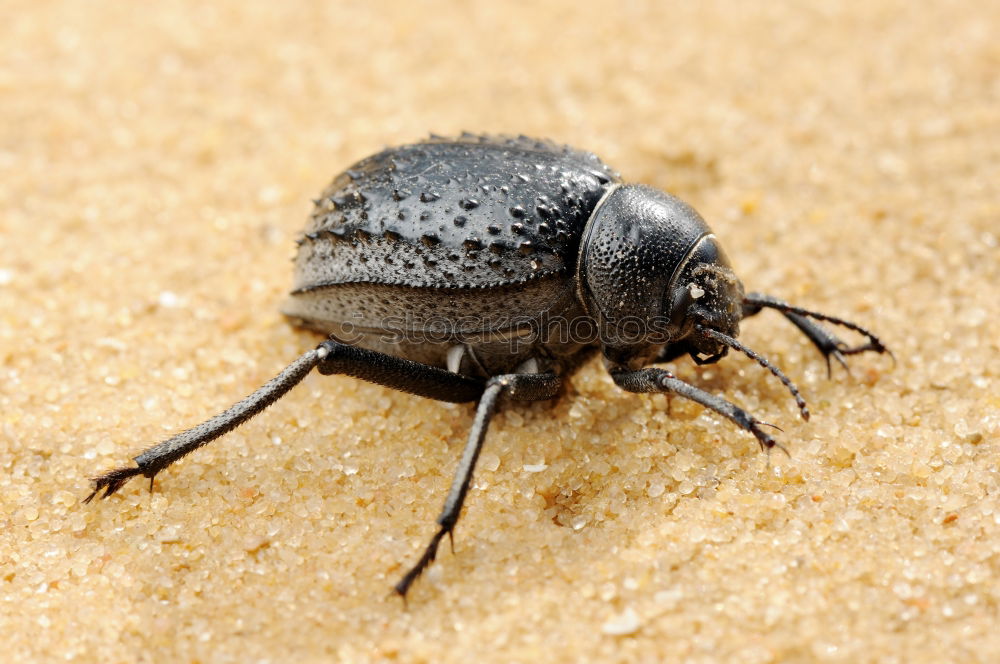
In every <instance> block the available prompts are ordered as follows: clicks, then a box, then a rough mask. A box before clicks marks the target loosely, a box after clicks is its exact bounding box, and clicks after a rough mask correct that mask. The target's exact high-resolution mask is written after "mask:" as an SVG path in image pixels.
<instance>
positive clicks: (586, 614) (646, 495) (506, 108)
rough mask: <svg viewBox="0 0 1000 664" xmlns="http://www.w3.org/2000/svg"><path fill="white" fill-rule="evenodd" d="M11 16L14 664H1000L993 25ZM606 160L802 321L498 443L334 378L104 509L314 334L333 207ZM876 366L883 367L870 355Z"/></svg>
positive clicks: (895, 5) (3, 307) (378, 12)
mask: <svg viewBox="0 0 1000 664" xmlns="http://www.w3.org/2000/svg"><path fill="white" fill-rule="evenodd" d="M3 13H4V20H3V21H2V22H0V529H2V534H0V634H2V641H3V649H2V651H0V659H2V660H3V661H4V662H45V661H81V662H106V663H113V662H323V661H343V662H380V661H400V662H588V661H590V662H615V661H645V662H675V661H690V662H717V661H719V662H721V661H732V662H741V663H744V664H752V663H755V662H779V661H780V662H814V661H817V662H818V661H822V662H868V661H872V662H875V661H877V662H947V661H953V662H973V661H980V662H996V661H1000V629H998V605H1000V583H998V574H1000V502H998V492H1000V485H998V472H997V468H998V465H1000V352H998V351H1000V332H998V329H1000V325H998V322H1000V287H998V284H1000V267H998V265H1000V197H998V195H997V194H998V183H1000V40H998V39H997V34H998V33H1000V3H997V2H993V1H986V2H972V1H957V0H956V1H954V2H945V1H940V2H939V1H936V0H934V1H928V2H919V3H913V2H903V1H902V0H868V1H867V2H846V3H820V2H737V1H735V0H733V1H710V2H690V3H688V2H654V1H648V2H641V1H640V2H620V3H599V2H582V1H579V0H575V1H566V2H468V3H457V2H456V3H447V2H395V3H393V2H367V3H347V2H342V3H335V2H329V3H324V2H305V1H299V0H284V1H283V2H280V3H277V2H239V1H235V0H218V1H213V2H194V1H190V0H175V1H169V2H156V3H152V2H79V1H73V0H66V1H58V0H53V1H51V2H50V1H46V2H38V1H37V0H30V1H27V0H8V1H7V2H6V3H5V4H4V12H3ZM461 130H470V131H476V132H489V133H506V134H520V133H523V134H527V135H530V136H539V137H547V138H551V139H553V140H556V141H559V142H562V143H568V144H571V145H574V146H578V147H581V148H584V149H587V150H591V151H593V152H595V153H597V154H599V155H601V157H602V158H603V159H604V160H605V161H606V162H607V163H609V164H611V165H612V167H614V168H615V169H617V170H619V171H620V172H621V173H622V174H623V176H624V177H625V178H626V179H627V180H629V181H632V182H644V183H647V184H650V185H653V186H657V187H660V188H662V189H665V190H668V191H671V192H673V193H675V194H676V195H678V196H680V197H681V198H683V199H685V200H686V201H688V202H690V203H691V204H692V205H693V206H694V207H696V208H697V209H698V210H699V211H700V212H701V214H702V215H703V216H704V217H705V218H706V219H707V220H708V221H709V223H711V224H712V226H713V228H714V229H715V231H716V233H717V234H718V236H719V238H720V239H721V241H722V243H723V244H724V245H725V247H726V250H727V251H728V253H729V255H730V257H731V258H732V260H733V263H734V264H735V267H736V269H737V271H738V272H739V274H740V275H741V277H742V279H743V281H744V283H745V284H746V285H747V288H748V289H751V290H759V291H764V292H768V293H772V294H774V295H776V296H779V297H782V298H785V299H788V300H790V301H793V302H795V303H798V304H800V305H801V306H805V307H808V308H812V309H817V310H820V311H823V312H829V313H831V314H834V315H841V316H844V317H846V318H849V319H851V320H855V321H857V322H858V323H860V324H862V325H865V326H868V327H870V328H872V329H873V330H874V331H875V332H877V333H878V334H879V335H880V336H881V337H882V338H883V339H884V340H885V341H886V343H887V344H888V345H889V346H890V347H891V349H892V350H893V352H894V353H895V357H896V359H897V363H896V364H895V365H893V363H892V361H891V360H890V359H889V358H888V357H886V356H881V357H880V356H876V355H870V354H867V355H863V356H858V357H853V358H851V360H850V366H851V373H850V374H849V375H848V374H847V373H846V372H845V371H844V370H842V369H841V368H840V367H836V366H835V367H834V371H833V377H832V378H828V377H827V372H826V366H825V364H824V362H823V360H822V358H821V357H820V356H819V355H818V354H817V353H816V351H815V349H814V348H812V346H811V345H810V344H809V343H808V340H806V339H805V338H804V337H803V336H802V335H801V334H799V333H798V331H797V330H796V329H795V328H794V327H793V326H791V325H789V324H788V322H787V321H785V320H783V319H782V317H781V316H780V315H778V314H777V313H774V312H765V313H763V314H762V315H760V316H758V317H755V318H753V319H750V320H748V321H746V322H745V323H744V325H743V326H742V333H741V337H740V338H741V340H743V341H744V342H745V343H747V344H748V345H749V346H751V347H752V348H754V349H756V350H758V351H759V352H761V353H762V354H764V355H766V356H767V357H768V358H770V359H771V360H772V361H773V362H775V363H776V364H777V365H779V366H780V367H782V368H783V369H784V371H785V372H786V373H787V374H788V375H789V376H790V377H791V378H792V379H793V380H795V381H796V382H797V383H798V385H799V387H800V388H801V389H802V392H803V394H804V395H805V397H806V398H807V399H808V401H809V403H810V406H811V410H812V413H813V417H812V420H811V421H809V422H803V421H802V420H800V419H799V418H798V417H797V411H796V408H795V404H794V402H793V401H792V400H791V399H790V398H789V397H788V394H787V393H786V392H785V391H784V389H783V388H782V386H781V384H780V383H779V382H778V381H776V380H775V379H774V378H773V377H772V376H770V375H769V374H768V372H767V371H764V370H762V369H761V368H759V367H757V366H756V365H754V364H753V363H752V362H751V361H749V360H747V359H746V358H744V357H739V356H737V355H736V354H731V356H730V357H728V358H726V359H725V360H724V361H723V362H721V363H719V364H717V365H713V366H704V367H697V366H695V365H694V364H693V363H692V362H691V361H690V360H688V359H685V360H683V361H677V362H675V363H671V364H670V365H668V366H669V367H670V368H671V369H672V370H673V371H675V372H676V373H677V375H678V376H679V377H681V378H683V379H685V380H689V381H691V382H693V383H694V384H696V385H698V386H701V387H703V388H704V389H706V390H709V391H711V392H713V393H719V394H724V395H726V396H727V397H728V398H730V399H732V400H733V401H734V402H736V403H738V404H740V405H742V406H744V407H746V408H747V409H748V410H749V411H750V412H752V413H754V414H755V415H757V416H758V417H760V418H761V419H764V420H767V421H769V422H773V423H775V424H777V425H779V426H781V427H782V428H783V430H784V431H783V432H776V433H775V435H776V436H777V437H778V439H779V440H780V441H781V442H782V443H783V444H784V445H785V446H787V448H788V450H789V452H790V457H786V456H785V455H783V454H780V453H778V454H771V455H770V458H768V456H766V455H764V454H762V453H760V451H759V450H758V448H757V444H756V441H755V440H754V439H753V437H752V436H750V435H748V434H746V433H744V432H741V431H739V430H738V429H736V428H735V427H734V426H733V425H732V424H730V423H729V422H726V421H723V420H721V419H720V418H719V417H718V416H716V415H714V414H712V413H709V412H706V411H705V410H703V409H702V408H700V407H698V406H696V405H694V404H692V403H689V402H686V401H684V400H682V399H678V398H667V397H665V396H662V395H657V396H649V395H635V394H629V393H625V392H623V391H621V390H619V389H617V388H616V387H615V386H614V384H613V383H612V381H611V379H610V378H609V377H608V375H607V373H606V372H605V371H604V369H603V367H602V365H601V363H600V361H599V360H598V359H597V358H595V359H594V360H593V361H591V362H589V363H587V364H586V365H585V366H584V367H583V368H582V369H581V370H580V371H579V372H578V373H576V374H575V375H574V376H573V377H572V378H571V379H570V380H569V381H568V384H567V386H566V389H565V391H564V394H563V395H562V396H560V397H559V398H558V399H556V400H554V401H552V402H547V403H538V404H529V405H517V406H515V407H512V408H509V409H506V410H505V411H503V412H502V413H501V414H500V415H498V416H497V418H496V420H495V422H494V426H493V427H492V429H491V431H490V434H489V436H488V438H487V441H486V447H485V450H484V452H483V456H482V458H481V461H480V464H479V470H478V473H477V475H476V477H475V479H474V483H473V488H472V490H471V492H470V494H469V500H468V502H467V505H466V509H465V512H464V514H463V518H462V520H461V521H460V523H459V525H458V529H457V531H456V536H455V553H454V555H452V553H451V551H450V550H449V549H448V547H447V544H445V545H444V546H443V547H442V551H441V555H440V556H439V557H438V560H437V562H436V563H434V565H433V566H432V567H431V568H430V570H429V571H428V573H426V574H425V575H424V577H423V578H421V579H420V581H419V582H418V583H417V584H416V585H415V586H414V588H413V590H412V592H411V593H410V596H409V605H408V607H407V606H404V605H403V603H402V602H401V601H400V600H399V598H397V597H395V596H393V595H392V594H391V588H392V585H393V584H394V583H395V582H396V580H397V579H398V578H399V576H400V575H401V574H402V573H403V572H404V571H405V569H406V568H407V566H408V565H410V564H412V563H413V562H414V561H415V560H416V559H417V557H418V556H419V554H420V551H421V550H422V548H423V546H424V545H425V544H426V542H427V540H428V539H429V538H430V536H431V535H432V534H433V533H434V530H435V526H434V519H435V518H436V517H437V515H438V512H439V510H440V507H441V504H442V501H443V499H444V495H445V493H446V491H447V486H448V484H449V482H450V481H451V475H452V472H453V470H454V468H455V465H456V463H457V459H458V456H459V454H460V451H461V448H462V445H463V443H464V440H465V437H466V435H467V432H468V429H469V426H470V423H471V418H472V412H473V408H472V406H470V405H467V404H457V405H456V404H443V403H437V402H433V401H429V400H424V399H420V398H417V397H413V396H409V395H406V394H402V393H397V392H393V391H390V390H388V389H384V388H381V387H377V386H374V385H370V384H366V383H362V382H360V381H358V380H354V379H351V378H345V377H324V376H320V375H318V374H316V375H311V376H309V377H308V378H307V379H306V380H305V382H304V383H303V384H302V385H301V386H299V387H298V388H297V389H295V390H294V391H293V392H291V393H290V394H289V395H288V396H287V397H286V398H285V399H284V400H282V401H281V402H279V403H278V404H277V405H275V406H274V407H272V408H271V409H270V410H269V411H267V412H266V413H265V414H263V415H261V416H259V417H257V418H255V419H254V420H253V421H251V422H250V423H248V424H246V425H245V426H243V427H242V428H240V429H239V430H237V431H235V432H233V433H231V434H230V435H228V436H226V437H225V438H223V439H221V440H219V441H217V442H215V443H213V444H212V445H210V446H208V447H206V448H205V449H203V450H200V451H198V452H197V453H195V454H192V455H191V456H189V457H187V458H185V459H184V460H183V461H182V462H180V463H178V464H176V465H175V466H173V467H171V468H170V469H169V470H167V471H165V472H163V473H161V474H160V475H159V476H158V477H157V480H156V487H155V490H154V492H153V493H152V494H150V493H149V492H148V491H147V486H146V482H145V481H142V480H141V479H140V481H135V482H132V483H131V484H129V485H127V486H126V487H124V488H123V489H122V490H121V491H120V492H119V493H118V494H116V495H115V496H113V497H111V498H109V499H108V500H105V501H95V502H94V503H91V504H89V505H84V504H83V503H82V499H83V498H84V497H86V496H87V493H88V492H89V490H90V486H89V482H88V478H89V477H91V476H93V475H94V474H97V473H99V472H101V471H104V470H107V469H109V468H112V467H114V466H118V465H122V464H127V463H129V459H130V457H131V456H133V455H135V454H136V453H137V452H138V451H140V450H141V449H143V448H144V447H146V446H147V445H149V444H151V443H153V442H156V441H158V440H161V439H163V438H164V437H166V436H169V435H170V434H171V433H172V432H176V431H178V430H180V429H183V428H185V427H188V426H191V425H194V424H196V423H198V422H200V421H202V420H203V419H205V418H207V417H208V416H210V415H213V414H215V413H217V412H218V411H220V410H221V409H223V408H225V407H226V406H228V405H229V404H231V403H233V402H234V401H236V400H237V399H239V398H241V397H243V396H244V395H245V394H247V393H249V392H250V391H251V390H253V389H254V388H255V387H257V386H258V385H259V384H261V383H262V382H264V381H265V380H267V379H268V378H270V377H271V376H272V375H274V374H275V373H277V372H278V371H279V370H280V369H281V368H282V367H283V366H285V364H286V363H287V362H289V361H290V360H292V359H293V358H295V357H297V356H298V355H299V354H300V353H302V352H304V351H305V350H307V349H309V348H310V347H312V346H313V345H315V344H316V343H317V337H316V336H315V335H313V334H311V333H309V332H305V331H301V330H296V329H293V328H292V327H290V326H289V325H288V324H287V323H286V321H285V320H284V319H283V318H282V316H281V315H280V313H279V311H278V308H279V306H280V304H281V302H282V300H283V298H284V297H285V294H286V292H287V291H288V288H289V286H290V283H291V266H290V263H289V258H291V256H292V255H293V251H294V240H295V238H296V236H297V234H298V233H299V232H300V230H301V228H302V227H303V225H304V223H305V219H306V216H307V215H308V213H309V210H310V209H311V204H310V202H309V199H310V198H311V197H312V196H315V195H316V194H317V193H318V192H319V191H320V190H321V189H322V188H323V186H325V185H326V183H327V182H328V181H329V179H330V178H331V177H332V176H333V175H334V174H336V173H338V172H340V171H341V170H343V169H345V168H346V167H347V166H349V165H350V164H351V163H353V162H354V161H356V160H358V159H360V158H362V157H364V156H366V155H368V154H370V153H372V152H374V151H376V150H379V149H381V148H382V147H383V146H385V145H393V144H400V143H405V142H411V141H414V140H418V139H420V138H422V137H424V136H426V135H427V133H428V132H435V133H438V134H445V135H447V134H456V133H458V132H460V131H461ZM851 339H852V340H853V339H854V337H851Z"/></svg>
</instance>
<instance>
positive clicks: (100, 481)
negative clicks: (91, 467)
mask: <svg viewBox="0 0 1000 664" xmlns="http://www.w3.org/2000/svg"><path fill="white" fill-rule="evenodd" d="M142 474H143V471H142V468H139V467H138V466H136V467H135V468H115V469H114V470H109V471H108V472H106V473H104V474H103V475H98V476H97V477H95V478H93V479H92V480H91V481H92V482H93V483H94V490H93V491H92V492H91V493H90V495H89V496H87V497H86V498H84V499H83V502H84V503H85V504H86V503H89V502H90V501H92V500H93V499H94V498H95V497H96V496H97V494H99V493H100V492H101V491H102V490H103V491H104V495H103V496H101V498H107V497H108V496H110V495H111V494H113V493H115V492H116V491H118V489H120V488H122V486H124V485H125V483H126V482H128V481H129V480H130V479H132V478H133V477H135V476H136V475H142ZM149 480H150V487H152V481H153V478H152V477H150V478H149Z"/></svg>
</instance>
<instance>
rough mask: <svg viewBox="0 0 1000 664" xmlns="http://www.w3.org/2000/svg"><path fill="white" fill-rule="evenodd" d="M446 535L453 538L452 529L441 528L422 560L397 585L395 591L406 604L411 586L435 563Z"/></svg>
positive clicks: (425, 550) (421, 557)
mask: <svg viewBox="0 0 1000 664" xmlns="http://www.w3.org/2000/svg"><path fill="white" fill-rule="evenodd" d="M445 534H447V535H448V536H449V537H451V536H452V535H451V528H449V527H447V526H441V528H440V529H439V530H438V531H437V533H435V534H434V537H432V538H431V541H430V544H428V545H427V548H426V549H424V554H423V555H422V556H420V560H418V561H417V564H416V565H414V566H413V567H412V568H411V569H410V571H409V572H407V573H406V574H404V575H403V578H402V579H400V580H399V583H397V584H396V586H395V588H394V590H395V592H396V594H397V595H399V596H400V597H402V598H403V602H404V603H405V602H406V593H407V592H409V590H410V586H412V585H413V582H414V581H416V580H417V577H419V576H420V575H421V574H423V573H424V570H425V569H427V568H428V567H429V566H430V564H431V563H432V562H434V558H435V557H436V556H437V549H438V545H439V544H440V543H441V540H442V538H444V536H445ZM454 550H455V549H454V539H453V540H452V551H454Z"/></svg>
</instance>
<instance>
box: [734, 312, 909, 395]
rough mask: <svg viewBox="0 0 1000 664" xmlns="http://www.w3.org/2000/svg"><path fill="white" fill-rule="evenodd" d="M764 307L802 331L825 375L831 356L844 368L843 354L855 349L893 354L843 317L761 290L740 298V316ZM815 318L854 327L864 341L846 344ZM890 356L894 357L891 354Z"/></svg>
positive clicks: (850, 353)
mask: <svg viewBox="0 0 1000 664" xmlns="http://www.w3.org/2000/svg"><path fill="white" fill-rule="evenodd" d="M765 308H766V309H775V310H777V311H779V312H781V314H782V315H783V316H784V317H785V318H787V319H788V320H789V321H791V323H792V324H793V325H795V327H797V328H799V330H800V331H801V332H802V334H804V335H806V337H807V338H808V339H809V341H811V342H812V344H813V345H814V346H816V348H817V349H819V352H820V353H822V354H823V357H824V358H825V359H826V373H827V376H829V375H830V374H831V367H830V358H831V357H832V358H833V359H835V360H837V362H838V363H839V364H840V366H842V367H844V369H846V370H848V371H850V370H849V369H848V367H847V361H846V360H845V359H844V357H845V356H846V355H857V354H858V353H864V352H867V351H873V352H876V353H888V354H889V357H893V355H892V351H890V350H889V349H888V348H886V346H885V344H883V343H882V341H881V340H880V339H879V338H878V337H876V336H875V335H874V334H872V333H871V332H869V331H868V330H866V329H865V328H863V327H861V326H860V325H857V324H855V323H852V322H850V321H848V320H844V319H843V318H837V317H836V316H828V315H826V314H821V313H819V312H816V311H809V310H808V309H803V308H801V307H795V306H792V305H790V304H788V303H787V302H783V301H782V300H779V299H778V298H775V297H771V296H770V295H765V294H763V293H747V295H746V297H744V298H743V318H749V317H750V316H753V315H756V314H758V313H760V312H761V310H763V309H765ZM810 319H814V320H810ZM816 321H826V322H828V323H831V324H833V325H840V326H842V327H846V328H847V329H849V330H854V331H855V332H857V333H859V334H862V335H864V336H865V337H867V338H868V343H866V344H861V345H859V346H850V345H848V344H847V343H846V342H845V341H843V340H841V339H840V338H839V337H837V335H835V334H833V333H832V332H830V331H829V330H827V329H826V328H825V327H823V326H822V325H820V324H819V323H817V322H816ZM893 359H894V360H895V358H894V357H893Z"/></svg>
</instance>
